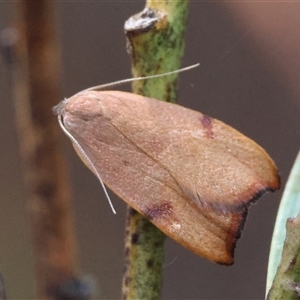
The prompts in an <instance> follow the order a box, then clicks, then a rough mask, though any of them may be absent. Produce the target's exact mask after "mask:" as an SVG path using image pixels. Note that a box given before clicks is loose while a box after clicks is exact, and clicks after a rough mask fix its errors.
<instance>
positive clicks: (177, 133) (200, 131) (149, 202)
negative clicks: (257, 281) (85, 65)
mask: <svg viewBox="0 0 300 300" xmlns="http://www.w3.org/2000/svg"><path fill="white" fill-rule="evenodd" d="M96 89H97V88H96ZM96 89H93V88H91V89H88V90H85V91H82V92H80V93H78V94H76V95H74V96H73V97H71V98H68V99H65V100H63V101H62V102H61V103H59V104H58V105H57V106H56V107H55V108H54V110H55V112H56V114H57V115H58V119H59V122H60V124H61V126H62V128H63V130H64V131H65V133H66V134H67V135H68V136H69V137H70V138H71V140H72V142H73V145H74V148H75V150H76V151H77V153H78V154H79V156H80V157H81V159H82V160H83V161H84V162H85V164H86V165H87V167H88V168H90V169H91V171H92V172H94V173H95V174H96V176H97V177H98V178H99V180H100V182H101V183H102V180H103V182H104V183H105V184H106V185H107V186H108V187H109V188H110V189H111V190H112V191H114V193H115V194H117V195H118V196H119V197H120V198H122V199H123V200H125V201H126V202H127V203H128V204H129V205H130V206H131V207H133V208H134V209H135V210H137V211H138V212H140V213H141V214H142V215H144V216H145V217H147V218H149V220H150V221H151V222H152V223H153V224H154V225H156V226H157V227H158V228H159V229H160V230H162V231H163V232H164V233H165V234H166V235H168V236H169V237H171V238H173V239H174V240H175V241H177V242H178V243H180V244H181V245H183V246H184V247H186V248H187V249H189V250H191V251H192V252H194V253H195V254H197V255H200V256H202V257H205V258H207V259H209V260H211V261H213V262H217V263H220V264H226V265H231V264H232V263H233V254H234V248H235V244H236V241H237V240H238V239H239V237H240V234H241V230H242V229H243V226H244V222H245V220H246V217H247V213H248V208H249V206H250V205H251V204H252V203H254V202H255V201H256V200H257V199H258V198H259V197H260V196H262V195H263V194H264V193H265V192H267V191H275V190H276V189H278V188H279V185H280V179H279V175H278V171H277V168H276V165H275V164H274V162H273V161H272V159H271V158H270V157H269V156H268V154H267V153H266V152H265V151H264V150H263V149H262V148H261V147H260V146H258V145H257V144H256V143H255V142H253V141H252V140H250V139H249V138H247V137H245V136H244V135H242V134H241V133H239V132H238V131H237V130H235V129H233V128H231V127H230V126H228V125H226V124H224V123H222V122H220V121H218V120H216V119H213V118H211V117H209V116H206V115H204V114H202V113H200V112H197V111H193V110H191V109H188V108H185V107H182V106H179V105H176V104H171V103H166V102H162V101H159V100H156V99H151V98H147V97H143V96H140V95H135V94H132V93H127V92H120V91H97V90H96ZM102 184H103V183H102ZM107 196H108V195H107Z"/></svg>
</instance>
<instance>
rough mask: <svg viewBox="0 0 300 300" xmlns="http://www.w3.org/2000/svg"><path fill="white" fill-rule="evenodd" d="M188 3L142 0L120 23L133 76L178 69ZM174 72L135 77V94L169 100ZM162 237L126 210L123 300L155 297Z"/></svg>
mask: <svg viewBox="0 0 300 300" xmlns="http://www.w3.org/2000/svg"><path fill="white" fill-rule="evenodd" d="M187 14H188V1H147V6H146V8H145V9H144V10H143V12H141V13H139V14H137V15H135V16H133V17H131V18H130V19H128V20H127V21H126V23H125V33H126V36H127V42H128V51H129V53H130V55H131V57H132V73H133V76H134V77H140V76H149V75H153V74H160V73H164V72H168V71H173V70H177V69H179V68H180V62H181V58H182V55H183V52H184V40H183V36H184V32H185V27H186V22H187ZM177 76H178V74H173V75H170V76H165V77H161V78H157V79H149V80H143V81H136V82H134V83H133V91H134V92H135V93H137V94H140V95H145V96H148V97H152V98H156V99H161V100H164V101H168V102H175V100H176V94H177ZM164 241H165V235H164V234H163V233H162V232H161V231H160V230H159V229H157V228H156V227H155V226H154V225H152V223H150V221H148V220H147V219H145V218H144V217H142V216H141V215H140V214H138V213H137V212H135V211H134V210H133V209H131V208H128V217H127V225H126V237H125V247H126V248H125V254H126V261H125V272H124V277H123V288H122V295H123V299H145V300H148V299H160V295H161V286H162V263H163V259H164Z"/></svg>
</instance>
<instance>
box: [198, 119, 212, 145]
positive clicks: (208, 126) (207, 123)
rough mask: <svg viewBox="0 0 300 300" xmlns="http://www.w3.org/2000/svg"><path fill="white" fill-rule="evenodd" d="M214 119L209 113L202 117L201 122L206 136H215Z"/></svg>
mask: <svg viewBox="0 0 300 300" xmlns="http://www.w3.org/2000/svg"><path fill="white" fill-rule="evenodd" d="M213 121H214V120H213V119H212V118H211V117H209V116H207V115H202V117H201V118H200V122H201V124H202V126H203V129H204V132H205V136H206V137H207V138H210V139H213V138H214V132H213Z"/></svg>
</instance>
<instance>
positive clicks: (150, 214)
mask: <svg viewBox="0 0 300 300" xmlns="http://www.w3.org/2000/svg"><path fill="white" fill-rule="evenodd" d="M171 214H172V205H171V204H170V203H168V202H165V203H162V204H159V205H158V204H155V205H153V206H152V207H149V208H147V209H146V211H145V215H146V217H147V218H148V219H149V220H153V219H158V218H163V217H166V216H170V215H171Z"/></svg>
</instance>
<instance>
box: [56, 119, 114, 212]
mask: <svg viewBox="0 0 300 300" xmlns="http://www.w3.org/2000/svg"><path fill="white" fill-rule="evenodd" d="M57 119H58V123H59V126H60V127H61V129H62V130H63V131H64V133H65V134H66V135H67V136H68V137H69V139H70V140H71V141H72V143H74V144H75V145H76V146H77V148H78V150H79V151H80V153H81V154H82V156H83V157H84V159H85V160H86V162H87V163H88V164H89V165H90V167H91V168H92V169H93V171H94V173H95V175H96V176H97V178H98V180H99V181H100V184H101V186H102V188H103V191H104V194H105V196H106V198H107V200H108V203H109V205H110V207H111V210H112V211H113V213H114V214H116V211H115V208H114V206H113V204H112V201H111V199H110V197H109V195H108V192H107V190H106V187H105V185H104V182H103V181H102V179H101V177H100V175H99V173H98V171H97V169H96V168H95V166H94V164H93V163H92V162H91V160H90V158H89V157H88V156H87V154H86V153H85V152H84V150H83V149H82V147H81V146H80V144H79V143H78V142H77V140H76V139H75V138H74V136H73V135H72V134H71V133H70V132H69V131H68V130H67V129H66V128H65V126H64V124H63V122H62V116H61V115H58V116H57Z"/></svg>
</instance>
